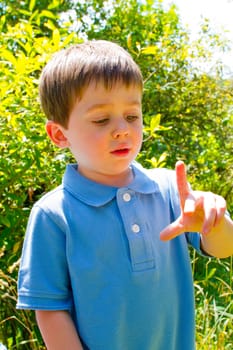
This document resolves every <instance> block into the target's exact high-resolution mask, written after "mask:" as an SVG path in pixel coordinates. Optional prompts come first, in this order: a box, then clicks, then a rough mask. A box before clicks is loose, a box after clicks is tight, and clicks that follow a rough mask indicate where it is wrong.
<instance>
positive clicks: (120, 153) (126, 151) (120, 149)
mask: <svg viewBox="0 0 233 350" xmlns="http://www.w3.org/2000/svg"><path fill="white" fill-rule="evenodd" d="M129 152H130V148H129V147H127V146H122V147H118V148H116V149H114V150H113V151H111V152H110V153H111V154H113V155H117V156H126V155H128V154H129Z"/></svg>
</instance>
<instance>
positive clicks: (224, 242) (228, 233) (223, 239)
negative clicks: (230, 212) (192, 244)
mask: <svg viewBox="0 0 233 350" xmlns="http://www.w3.org/2000/svg"><path fill="white" fill-rule="evenodd" d="M201 247H202V249H203V250H204V251H205V252H206V253H207V254H209V255H212V256H215V257H217V258H227V257H228V256H231V255H232V254H233V221H232V220H231V219H230V217H228V216H227V215H225V217H224V218H223V220H222V222H221V223H220V224H219V225H218V226H217V227H215V228H214V229H213V230H212V231H211V232H210V233H209V234H206V235H202V236H201Z"/></svg>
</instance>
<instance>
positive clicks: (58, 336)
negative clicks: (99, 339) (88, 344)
mask: <svg viewBox="0 0 233 350" xmlns="http://www.w3.org/2000/svg"><path fill="white" fill-rule="evenodd" d="M36 319H37V323H38V326H39V328H40V331H41V334H42V337H43V340H44V342H45V345H46V348H47V349H48V350H70V349H72V350H83V347H82V344H81V342H80V339H79V336H78V334H77V331H76V329H75V326H74V323H73V321H72V319H71V317H70V315H69V313H68V312H67V311H42V310H38V311H36Z"/></svg>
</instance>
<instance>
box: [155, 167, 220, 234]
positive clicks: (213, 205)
mask: <svg viewBox="0 0 233 350" xmlns="http://www.w3.org/2000/svg"><path fill="white" fill-rule="evenodd" d="M176 181H177V187H178V192H179V197H180V207H181V215H180V217H179V218H178V219H177V220H176V221H174V222H173V223H172V224H170V225H169V226H167V227H166V228H165V229H164V230H163V231H162V232H161V233H160V238H161V240H163V241H167V240H170V239H172V238H175V237H176V236H178V235H180V234H182V233H184V232H200V233H202V234H204V235H205V234H208V233H209V232H211V230H212V229H213V228H214V227H216V226H217V225H218V224H219V223H220V222H221V220H222V219H223V217H224V214H225V211H226V202H225V200H224V198H222V197H221V196H218V195H216V194H214V193H211V192H203V191H192V190H191V189H190V187H189V185H188V182H187V178H186V170H185V165H184V163H183V162H181V161H178V162H177V163H176Z"/></svg>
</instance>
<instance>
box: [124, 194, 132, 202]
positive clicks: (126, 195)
mask: <svg viewBox="0 0 233 350" xmlns="http://www.w3.org/2000/svg"><path fill="white" fill-rule="evenodd" d="M123 199H124V201H125V202H129V201H130V200H131V195H130V194H129V193H124V194H123Z"/></svg>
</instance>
